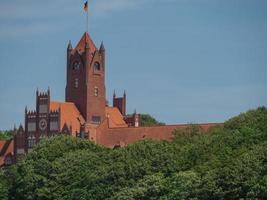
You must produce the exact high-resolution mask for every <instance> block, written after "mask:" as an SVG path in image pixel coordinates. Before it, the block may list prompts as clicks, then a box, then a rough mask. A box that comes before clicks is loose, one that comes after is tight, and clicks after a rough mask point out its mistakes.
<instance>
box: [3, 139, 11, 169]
mask: <svg viewBox="0 0 267 200" xmlns="http://www.w3.org/2000/svg"><path fill="white" fill-rule="evenodd" d="M13 155H14V140H0V167H2V166H3V165H4V164H5V159H6V158H7V156H13Z"/></svg>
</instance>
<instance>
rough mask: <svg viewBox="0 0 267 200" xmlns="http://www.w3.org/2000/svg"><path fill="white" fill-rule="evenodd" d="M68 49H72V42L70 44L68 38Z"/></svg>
mask: <svg viewBox="0 0 267 200" xmlns="http://www.w3.org/2000/svg"><path fill="white" fill-rule="evenodd" d="M68 50H72V44H71V41H70V40H69V44H68Z"/></svg>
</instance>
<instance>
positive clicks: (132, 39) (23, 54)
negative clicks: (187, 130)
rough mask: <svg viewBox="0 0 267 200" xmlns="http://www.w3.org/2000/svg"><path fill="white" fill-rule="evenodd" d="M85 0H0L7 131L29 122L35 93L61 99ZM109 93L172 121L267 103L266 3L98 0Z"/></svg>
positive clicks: (0, 117)
mask: <svg viewBox="0 0 267 200" xmlns="http://www.w3.org/2000/svg"><path fill="white" fill-rule="evenodd" d="M83 2H84V1H82V0H78V1H77V0H46V1H36V0H25V1H19V0H13V1H7V0H5V1H4V0H0V68H1V73H0V91H1V95H0V129H8V128H11V127H13V125H14V123H15V124H19V123H23V121H24V108H25V106H26V105H27V106H28V107H29V108H31V109H33V108H34V107H35V90H36V88H37V87H38V88H39V89H40V90H46V89H47V88H48V86H50V88H51V92H52V99H53V100H60V101H64V89H65V82H66V80H65V79H66V77H65V74H66V72H65V70H66V47H67V43H68V40H72V43H73V45H76V43H77V42H78V40H79V39H80V38H81V36H82V34H83V33H84V31H85V27H86V25H85V22H86V20H85V19H86V18H85V14H84V13H83V11H82V6H83ZM89 6H90V13H89V32H90V35H91V37H92V38H93V40H94V41H95V43H96V45H97V46H99V45H100V43H101V41H102V40H103V41H104V44H105V47H106V51H107V60H106V87H107V98H108V100H109V101H110V103H111V98H112V93H113V90H114V89H116V91H117V93H118V94H119V95H122V93H123V90H124V89H126V90H127V98H128V101H127V110H128V112H129V113H131V112H133V111H134V109H136V110H137V111H138V112H141V113H150V114H151V115H153V116H155V117H156V118H157V119H158V120H160V121H163V122H166V123H168V124H174V123H201V122H222V121H225V120H226V119H228V118H230V117H232V116H235V115H237V114H239V113H240V112H245V111H246V110H248V109H251V108H256V107H258V106H262V105H265V106H267V90H266V88H267V1H266V0H91V1H89Z"/></svg>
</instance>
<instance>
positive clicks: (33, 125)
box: [28, 122, 36, 132]
mask: <svg viewBox="0 0 267 200" xmlns="http://www.w3.org/2000/svg"><path fill="white" fill-rule="evenodd" d="M28 131H29V132H31V131H36V123H35V122H29V123H28Z"/></svg>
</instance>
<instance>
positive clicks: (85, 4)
mask: <svg viewBox="0 0 267 200" xmlns="http://www.w3.org/2000/svg"><path fill="white" fill-rule="evenodd" d="M83 10H84V11H85V12H88V1H86V2H85V3H84V7H83Z"/></svg>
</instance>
